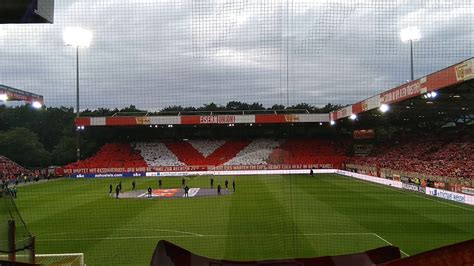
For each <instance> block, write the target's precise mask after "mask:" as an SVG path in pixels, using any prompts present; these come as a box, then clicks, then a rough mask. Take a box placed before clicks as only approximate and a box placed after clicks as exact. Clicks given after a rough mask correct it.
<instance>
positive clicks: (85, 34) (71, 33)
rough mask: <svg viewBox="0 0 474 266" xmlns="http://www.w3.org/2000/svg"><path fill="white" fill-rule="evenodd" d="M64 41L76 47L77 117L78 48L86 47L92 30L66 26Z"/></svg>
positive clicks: (78, 138) (77, 92) (77, 145)
mask: <svg viewBox="0 0 474 266" xmlns="http://www.w3.org/2000/svg"><path fill="white" fill-rule="evenodd" d="M63 39H64V43H65V44H66V45H67V46H73V47H75V48H76V117H77V118H78V117H79V48H87V47H89V46H90V44H91V41H92V32H90V31H88V30H86V29H83V28H79V27H70V28H66V29H65V30H64V33H63ZM76 148H77V160H78V161H79V160H80V159H81V145H80V132H79V129H76Z"/></svg>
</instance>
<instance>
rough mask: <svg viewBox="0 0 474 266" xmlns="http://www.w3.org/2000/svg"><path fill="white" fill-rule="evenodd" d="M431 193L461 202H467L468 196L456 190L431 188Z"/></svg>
mask: <svg viewBox="0 0 474 266" xmlns="http://www.w3.org/2000/svg"><path fill="white" fill-rule="evenodd" d="M429 193H430V195H432V196H435V197H438V198H442V199H447V200H452V201H456V202H461V203H464V202H466V198H465V196H464V195H461V194H458V193H454V192H449V191H445V190H441V189H431V190H430V191H429Z"/></svg>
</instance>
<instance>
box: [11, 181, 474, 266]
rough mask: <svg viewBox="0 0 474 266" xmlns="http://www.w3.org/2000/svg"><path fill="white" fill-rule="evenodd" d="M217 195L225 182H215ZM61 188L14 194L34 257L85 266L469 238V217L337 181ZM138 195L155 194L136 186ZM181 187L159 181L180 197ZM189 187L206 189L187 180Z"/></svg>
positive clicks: (426, 200)
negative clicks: (79, 256) (112, 193)
mask: <svg viewBox="0 0 474 266" xmlns="http://www.w3.org/2000/svg"><path fill="white" fill-rule="evenodd" d="M214 179H215V180H216V184H217V183H221V185H223V183H224V182H223V180H224V179H225V177H214ZM119 180H122V184H123V189H124V190H130V189H131V182H132V179H81V180H74V179H65V180H57V181H51V182H49V183H42V184H36V185H31V186H26V187H20V188H19V192H18V199H17V200H16V202H17V205H18V208H19V210H20V212H21V214H22V216H23V218H24V219H25V221H26V223H27V224H28V227H29V230H30V231H31V232H32V234H34V235H36V237H37V238H36V239H37V253H76V252H81V253H85V260H86V263H87V265H149V261H150V258H151V254H152V252H153V250H154V248H155V245H156V243H157V242H158V240H160V239H166V240H169V241H171V242H173V243H175V244H177V245H180V246H182V247H184V248H186V249H189V250H191V251H193V252H195V253H198V254H200V255H203V256H209V257H213V258H225V259H231V260H251V259H252V260H253V259H268V258H285V257H313V256H322V255H336V254H344V253H351V252H360V251H364V250H367V249H372V248H376V247H380V246H384V245H387V242H385V241H388V242H390V243H392V244H393V245H395V246H398V247H400V248H401V249H402V250H403V251H404V252H406V253H408V254H410V255H413V254H416V253H419V252H422V251H425V250H429V249H432V248H436V247H439V246H443V245H447V244H451V243H455V242H459V241H463V240H467V239H472V238H473V237H474V226H473V222H474V208H473V207H471V206H466V205H461V204H456V203H451V202H447V201H444V200H441V199H436V198H431V197H427V196H423V195H422V194H418V193H411V192H406V191H400V190H397V189H393V188H389V187H383V186H379V185H375V184H371V183H367V182H363V181H358V180H354V179H350V178H347V177H343V176H338V175H317V176H314V177H309V176H303V175H293V176H280V175H268V176H242V177H237V178H236V185H237V192H236V193H235V194H233V195H231V196H222V197H214V198H188V199H184V198H183V199H171V200H159V199H153V200H152V199H119V200H116V199H113V198H111V197H109V196H108V187H109V184H111V183H112V184H117V183H118V181H119ZM135 181H136V183H137V189H143V190H144V189H146V188H147V187H148V186H150V185H151V186H153V187H156V186H157V179H156V178H136V179H135ZM180 182H181V178H165V179H164V185H165V186H166V187H179V185H180ZM188 184H190V186H191V187H208V186H209V177H204V176H202V177H194V178H191V179H190V180H189V181H188Z"/></svg>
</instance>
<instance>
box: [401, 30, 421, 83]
mask: <svg viewBox="0 0 474 266" xmlns="http://www.w3.org/2000/svg"><path fill="white" fill-rule="evenodd" d="M420 38H421V33H420V30H419V29H418V28H416V27H409V28H404V29H402V30H401V31H400V39H401V40H402V42H405V43H406V42H410V69H411V72H410V73H411V76H410V81H413V80H414V79H415V73H414V69H413V42H417V41H419V40H420Z"/></svg>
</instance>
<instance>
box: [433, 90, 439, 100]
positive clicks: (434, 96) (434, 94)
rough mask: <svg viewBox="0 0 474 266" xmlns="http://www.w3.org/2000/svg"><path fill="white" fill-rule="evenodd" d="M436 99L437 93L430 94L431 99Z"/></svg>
mask: <svg viewBox="0 0 474 266" xmlns="http://www.w3.org/2000/svg"><path fill="white" fill-rule="evenodd" d="M436 97H438V93H437V92H436V91H432V92H431V98H433V99H434V98H436Z"/></svg>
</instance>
